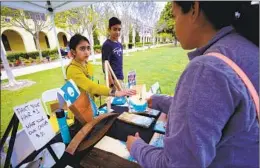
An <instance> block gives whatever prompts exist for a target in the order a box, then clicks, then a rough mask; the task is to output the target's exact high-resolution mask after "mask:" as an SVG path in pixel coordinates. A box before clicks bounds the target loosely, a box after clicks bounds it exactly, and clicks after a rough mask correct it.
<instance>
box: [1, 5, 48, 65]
mask: <svg viewBox="0 0 260 168" xmlns="http://www.w3.org/2000/svg"><path fill="white" fill-rule="evenodd" d="M1 14H2V16H1V26H2V27H11V26H14V27H18V28H22V29H24V30H25V31H27V32H28V33H30V34H31V35H32V36H33V39H34V41H35V43H36V48H37V50H38V51H39V56H40V60H42V52H41V47H40V42H39V33H40V31H42V30H44V29H46V28H48V29H50V28H51V24H50V22H49V21H48V16H47V15H45V14H42V13H36V12H30V11H23V10H16V9H11V8H8V7H1ZM8 16H9V17H10V21H9V22H5V21H3V19H4V18H5V17H8Z"/></svg>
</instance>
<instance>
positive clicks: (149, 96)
mask: <svg viewBox="0 0 260 168" xmlns="http://www.w3.org/2000/svg"><path fill="white" fill-rule="evenodd" d="M152 95H153V94H152V93H150V92H147V94H146V101H147V104H148V107H149V108H152Z"/></svg>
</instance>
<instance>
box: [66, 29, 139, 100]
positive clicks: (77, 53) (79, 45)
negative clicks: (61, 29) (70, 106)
mask: <svg viewBox="0 0 260 168" xmlns="http://www.w3.org/2000/svg"><path fill="white" fill-rule="evenodd" d="M69 47H70V52H71V56H72V57H73V60H72V62H71V63H70V65H69V66H68V68H67V72H66V75H67V79H72V80H73V81H74V82H75V83H76V85H77V86H78V87H79V89H80V91H81V92H83V91H86V92H88V93H90V94H91V95H92V96H93V95H100V96H101V95H102V96H116V97H121V96H131V95H134V94H136V91H135V90H132V89H125V90H122V91H116V90H115V89H110V88H108V87H107V86H105V85H100V84H97V83H95V82H93V81H92V79H93V66H91V65H90V64H89V63H88V62H87V61H88V58H89V55H90V49H91V48H90V43H89V41H88V39H87V38H86V37H84V36H82V35H80V34H75V35H74V36H72V37H71V39H70V42H69Z"/></svg>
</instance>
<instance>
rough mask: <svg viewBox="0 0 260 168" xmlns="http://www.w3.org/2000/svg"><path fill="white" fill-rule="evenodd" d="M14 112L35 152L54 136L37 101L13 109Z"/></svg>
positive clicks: (39, 102)
mask: <svg viewBox="0 0 260 168" xmlns="http://www.w3.org/2000/svg"><path fill="white" fill-rule="evenodd" d="M14 112H15V114H16V116H17V117H18V119H19V121H20V123H21V124H22V126H23V128H24V129H25V132H26V134H27V135H28V137H29V139H30V140H31V142H32V144H33V146H34V147H35V149H36V150H38V149H40V148H42V147H43V146H44V145H46V144H47V143H48V142H49V141H50V140H51V139H52V138H53V137H54V136H55V133H54V131H53V130H52V127H51V125H50V123H49V121H48V118H47V115H46V114H45V112H44V109H43V107H42V104H41V101H40V100H39V99H37V100H33V101H30V102H28V103H26V104H23V105H20V106H16V107H14Z"/></svg>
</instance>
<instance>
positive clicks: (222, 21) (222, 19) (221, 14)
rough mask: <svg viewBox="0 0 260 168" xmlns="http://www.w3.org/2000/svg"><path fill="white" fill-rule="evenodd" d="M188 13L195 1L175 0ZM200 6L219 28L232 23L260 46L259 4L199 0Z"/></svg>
mask: <svg viewBox="0 0 260 168" xmlns="http://www.w3.org/2000/svg"><path fill="white" fill-rule="evenodd" d="M174 3H176V4H177V5H179V6H180V7H181V9H182V12H183V13H188V12H189V11H190V9H191V8H193V5H194V1H174ZM199 8H200V10H201V11H203V13H204V14H205V16H206V17H207V19H208V21H209V22H210V23H211V24H212V25H213V26H214V28H215V29H216V30H219V29H221V28H223V27H225V26H230V25H232V26H233V27H234V28H235V29H236V31H237V32H238V33H240V34H241V35H242V36H244V37H245V38H247V39H248V40H249V41H251V42H253V43H254V44H255V45H257V46H259V4H254V5H251V1H238V2H236V1H199Z"/></svg>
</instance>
